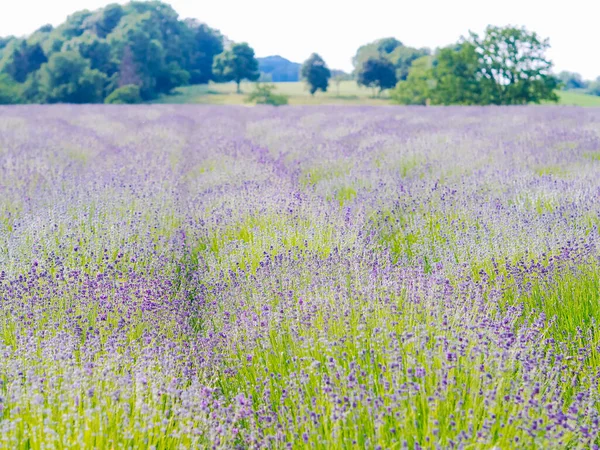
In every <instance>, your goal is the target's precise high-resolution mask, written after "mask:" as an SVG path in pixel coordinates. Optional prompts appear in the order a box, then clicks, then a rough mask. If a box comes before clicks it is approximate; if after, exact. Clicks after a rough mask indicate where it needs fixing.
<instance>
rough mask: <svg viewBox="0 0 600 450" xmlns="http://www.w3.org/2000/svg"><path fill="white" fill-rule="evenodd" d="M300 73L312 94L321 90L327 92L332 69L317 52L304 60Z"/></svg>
mask: <svg viewBox="0 0 600 450" xmlns="http://www.w3.org/2000/svg"><path fill="white" fill-rule="evenodd" d="M300 74H301V76H302V78H303V79H304V80H305V81H306V83H307V84H308V88H309V91H310V94H311V95H315V92H317V91H319V90H320V91H322V92H327V87H328V86H329V78H331V71H330V70H329V68H328V67H327V64H325V61H324V60H323V58H321V57H320V56H319V55H318V54H317V53H313V54H312V55H310V57H309V58H308V59H307V60H306V61H304V64H302V68H301V69H300Z"/></svg>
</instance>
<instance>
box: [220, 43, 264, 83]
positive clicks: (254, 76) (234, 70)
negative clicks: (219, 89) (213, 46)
mask: <svg viewBox="0 0 600 450" xmlns="http://www.w3.org/2000/svg"><path fill="white" fill-rule="evenodd" d="M213 71H214V73H215V75H216V76H217V77H218V79H220V80H223V81H235V83H236V85H237V93H238V94H239V93H241V89H240V83H241V82H242V80H244V79H246V80H250V81H256V80H258V79H259V77H260V72H259V71H258V61H257V60H256V58H255V57H254V50H253V49H252V47H250V46H249V45H248V44H247V43H245V42H243V43H241V44H233V46H232V47H231V49H230V50H226V51H224V52H223V53H221V54H220V55H218V56H217V57H216V58H215V61H214V63H213Z"/></svg>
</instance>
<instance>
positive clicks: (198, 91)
mask: <svg viewBox="0 0 600 450" xmlns="http://www.w3.org/2000/svg"><path fill="white" fill-rule="evenodd" d="M274 84H275V85H276V86H277V91H276V92H277V93H281V94H285V95H287V96H289V101H290V104H291V105H389V104H390V99H389V92H386V91H384V92H383V94H382V96H381V98H374V97H373V91H372V90H371V89H367V88H364V87H361V86H358V85H357V84H356V82H354V81H343V82H341V83H340V86H339V88H338V86H337V85H336V84H335V83H332V84H331V85H330V87H329V91H328V92H326V93H322V92H318V93H317V94H315V95H314V96H311V95H310V93H309V92H308V90H307V89H306V84H305V83H303V82H296V83H274ZM253 87H254V85H253V83H242V91H243V94H237V93H236V89H235V84H233V83H211V84H209V85H194V86H186V87H181V88H178V89H176V91H175V92H174V94H173V95H168V96H162V97H161V98H159V99H158V100H156V101H154V102H153V103H165V104H211V105H246V104H247V103H244V100H245V98H246V96H247V95H248V93H249V92H251V91H252V89H253ZM558 95H559V97H560V101H559V103H558V104H559V105H570V106H598V107H600V97H597V96H593V95H586V94H582V93H577V92H565V91H559V92H558Z"/></svg>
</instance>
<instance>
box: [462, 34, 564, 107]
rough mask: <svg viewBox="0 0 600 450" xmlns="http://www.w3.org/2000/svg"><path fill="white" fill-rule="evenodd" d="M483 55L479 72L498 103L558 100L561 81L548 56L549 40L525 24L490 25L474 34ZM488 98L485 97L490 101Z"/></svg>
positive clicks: (474, 39)
mask: <svg viewBox="0 0 600 450" xmlns="http://www.w3.org/2000/svg"><path fill="white" fill-rule="evenodd" d="M467 42H469V43H471V44H472V45H473V46H474V47H475V49H476V52H477V54H478V55H479V72H480V74H481V78H482V79H483V80H485V81H486V86H489V90H488V91H486V93H485V95H486V96H488V97H489V98H488V99H489V103H491V104H495V105H515V104H521V105H525V104H527V103H540V102H541V101H542V100H549V101H558V96H557V95H556V93H555V92H554V90H555V89H556V88H557V87H558V80H557V79H556V77H554V75H552V72H551V70H552V62H551V61H550V60H549V59H548V58H547V57H546V51H547V50H548V49H549V48H550V43H549V41H548V39H542V38H540V37H539V36H538V35H537V33H535V32H533V33H531V32H529V31H527V30H526V29H525V28H523V27H521V28H519V27H512V26H509V27H504V28H502V27H496V26H489V27H487V29H486V31H485V34H484V36H483V37H479V36H478V35H477V34H475V33H471V34H470V38H469V39H468V40H467ZM488 99H485V100H488Z"/></svg>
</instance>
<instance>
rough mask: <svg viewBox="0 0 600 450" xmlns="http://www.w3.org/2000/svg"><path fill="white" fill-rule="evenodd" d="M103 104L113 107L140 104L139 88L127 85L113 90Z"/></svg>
mask: <svg viewBox="0 0 600 450" xmlns="http://www.w3.org/2000/svg"><path fill="white" fill-rule="evenodd" d="M104 103H108V104H113V105H126V104H135V103H142V97H141V95H140V87H139V86H136V85H135V84H129V85H127V86H123V87H120V88H118V89H115V90H114V91H113V92H111V94H110V95H109V96H108V97H106V99H105V100H104Z"/></svg>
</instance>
